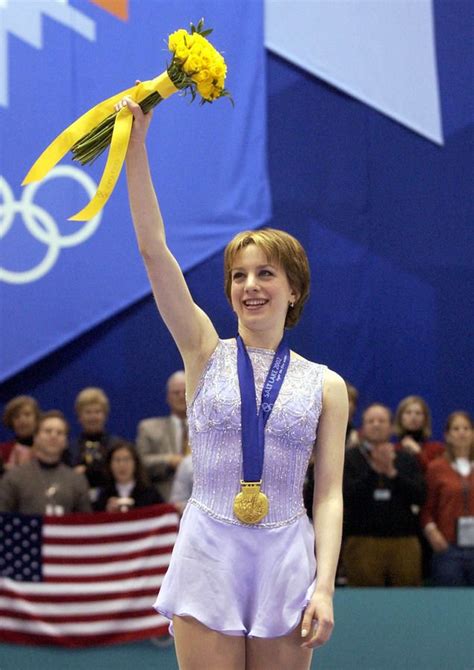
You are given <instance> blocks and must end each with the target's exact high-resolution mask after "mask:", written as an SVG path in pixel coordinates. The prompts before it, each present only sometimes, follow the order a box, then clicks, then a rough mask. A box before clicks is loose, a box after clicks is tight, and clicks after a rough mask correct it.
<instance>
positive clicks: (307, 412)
mask: <svg viewBox="0 0 474 670" xmlns="http://www.w3.org/2000/svg"><path fill="white" fill-rule="evenodd" d="M247 350H248V352H249V355H250V358H251V361H252V365H253V369H254V378H255V386H256V394H257V402H258V403H260V398H261V394H262V388H263V384H264V382H265V379H266V376H267V373H268V370H269V368H270V365H271V362H272V360H273V355H274V352H273V351H269V350H266V349H256V348H252V347H248V348H247ZM325 369H326V367H325V366H323V365H319V364H316V363H311V362H310V361H307V360H305V359H303V358H299V357H296V356H295V355H294V354H293V353H292V354H291V357H290V365H289V367H288V371H287V374H286V377H285V380H284V382H283V385H282V387H281V390H280V393H279V395H278V398H277V401H276V403H275V406H274V408H273V411H272V413H271V415H270V418H269V420H268V422H267V425H266V428H265V457H264V466H263V475H262V491H263V492H264V493H265V494H266V495H267V497H268V500H269V505H270V509H269V512H268V514H267V516H266V517H265V518H264V519H262V521H260V522H259V523H257V524H255V525H249V524H245V523H242V522H241V521H239V520H238V519H237V518H236V517H235V516H234V514H233V502H234V498H235V496H236V495H237V493H238V492H239V491H240V480H241V479H242V448H241V430H240V426H241V420H240V391H239V381H238V375H237V346H236V341H235V340H219V343H218V345H217V347H216V349H215V351H214V352H213V354H212V355H211V357H210V359H209V361H208V363H207V366H206V369H205V371H204V373H203V375H202V377H201V379H200V381H199V384H198V387H197V389H196V392H195V394H194V397H193V399H192V401H191V402H190V403H189V405H188V425H189V435H190V439H191V445H192V460H193V468H194V483H193V493H192V497H191V499H190V500H189V502H188V505H187V507H186V509H185V511H184V514H183V517H182V521H181V527H180V531H179V534H178V538H177V540H176V544H175V546H174V550H173V554H172V558H171V561H170V565H169V568H168V571H167V573H166V575H165V578H164V580H163V583H162V585H161V588H160V592H159V594H158V598H157V600H156V602H155V605H154V607H155V609H156V610H157V611H158V612H160V613H161V614H163V615H164V616H165V617H167V618H168V619H172V617H173V616H174V615H182V616H184V615H187V616H191V617H194V618H195V619H197V620H198V621H200V622H201V623H202V624H204V625H205V626H207V627H209V628H211V629H213V630H216V631H219V632H221V633H226V634H228V635H246V636H251V637H265V638H267V637H279V636H281V635H286V634H288V633H289V632H291V631H292V630H293V629H294V628H295V627H296V626H297V625H298V624H299V622H300V619H301V613H302V610H303V609H304V608H305V607H306V605H307V603H308V601H309V599H310V597H311V595H312V592H313V590H314V579H315V574H316V560H315V552H314V532H313V527H312V524H311V523H310V521H309V519H308V517H307V514H306V510H305V508H304V505H303V496H302V491H303V483H304V477H305V474H306V470H307V467H308V462H309V459H310V456H311V453H312V450H313V446H314V441H315V438H316V431H317V426H318V421H319V416H320V413H321V406H322V383H323V375H324V370H325ZM171 630H172V627H171Z"/></svg>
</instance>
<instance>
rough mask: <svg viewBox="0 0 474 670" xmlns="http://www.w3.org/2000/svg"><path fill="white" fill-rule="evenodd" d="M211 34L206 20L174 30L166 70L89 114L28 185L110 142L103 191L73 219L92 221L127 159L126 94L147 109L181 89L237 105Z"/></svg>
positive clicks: (41, 162)
mask: <svg viewBox="0 0 474 670" xmlns="http://www.w3.org/2000/svg"><path fill="white" fill-rule="evenodd" d="M211 32H212V29H211V28H209V29H207V30H204V19H201V20H200V21H199V23H198V24H197V26H194V25H193V24H192V23H191V24H190V32H188V31H187V30H184V29H180V30H176V31H175V32H174V33H172V34H171V35H170V36H169V38H168V48H169V50H170V51H171V53H172V54H173V56H172V60H171V63H170V65H169V66H168V67H167V69H166V71H165V72H163V73H162V74H161V75H159V76H158V77H156V78H155V79H151V80H149V81H144V82H140V83H139V84H137V85H136V86H133V87H132V88H129V89H127V90H125V91H121V92H120V93H117V94H116V95H114V96H112V97H111V98H108V99H107V100H104V101H102V102H101V103H99V104H98V105H96V106H95V107H93V108H92V109H90V110H89V111H88V112H86V113H85V114H83V115H82V116H81V117H80V118H79V119H77V120H76V121H75V122H74V123H73V124H71V125H70V126H69V127H68V128H66V130H64V131H63V132H62V133H61V134H60V135H58V137H56V139H55V140H54V141H53V142H52V143H51V144H50V145H49V147H48V148H47V149H46V150H45V151H44V152H43V153H42V154H41V156H40V157H39V158H38V160H37V161H36V162H35V163H34V165H33V166H32V168H31V169H30V171H29V172H28V174H27V175H26V177H25V179H24V180H23V185H25V184H29V183H31V182H34V181H39V180H40V179H43V177H45V176H46V174H47V173H48V172H49V171H50V170H51V169H52V168H53V167H54V166H55V165H56V163H58V162H59V161H60V160H61V158H62V157H63V156H64V155H65V154H66V153H67V152H68V151H71V152H72V155H73V160H75V161H78V162H79V163H81V164H82V165H86V164H89V163H93V162H94V161H95V160H96V159H97V158H98V157H99V156H100V155H101V154H102V153H103V151H105V149H106V148H107V147H108V146H109V145H110V152H109V156H108V159H107V163H106V166H105V169H104V173H103V175H102V178H101V181H100V184H99V187H98V189H97V193H96V194H95V196H94V198H93V199H92V200H91V202H90V203H89V204H88V205H87V206H86V207H85V208H84V209H82V210H81V211H80V212H78V213H77V214H76V215H74V216H72V217H70V220H74V221H88V220H89V219H91V218H92V217H93V216H95V215H96V214H97V213H98V212H99V211H100V210H101V209H102V207H103V206H104V205H105V203H106V202H107V200H108V199H109V197H110V195H111V194H112V191H113V189H114V186H115V184H116V182H117V179H118V176H119V174H120V171H121V169H122V165H123V161H124V159H125V154H126V151H127V147H128V141H129V138H130V132H131V128H132V123H133V117H132V115H131V113H130V112H129V110H128V108H127V107H124V108H122V109H121V110H120V111H119V112H116V111H115V104H116V103H117V102H119V101H120V100H122V98H123V97H125V96H127V95H128V96H130V97H131V98H132V99H133V100H135V102H138V103H139V105H140V107H141V108H142V110H143V112H145V113H146V112H149V111H150V110H151V109H153V107H156V105H158V104H159V103H160V102H162V101H163V100H165V99H166V98H167V97H169V96H170V95H172V94H173V93H176V92H177V91H183V93H184V94H187V93H189V94H190V95H191V99H192V100H194V99H195V98H196V96H197V95H200V96H201V101H200V104H201V105H202V104H205V103H211V102H214V100H217V99H218V98H222V97H228V98H229V99H230V101H231V102H232V104H233V100H232V97H231V95H230V93H229V91H228V90H227V89H226V88H225V87H224V83H225V77H226V74H227V66H226V63H225V60H224V58H223V56H222V55H221V54H220V53H219V52H218V51H217V50H216V49H215V48H214V47H213V46H212V44H211V43H210V42H209V41H208V40H207V39H206V37H207V36H208V35H209V34H210V33H211Z"/></svg>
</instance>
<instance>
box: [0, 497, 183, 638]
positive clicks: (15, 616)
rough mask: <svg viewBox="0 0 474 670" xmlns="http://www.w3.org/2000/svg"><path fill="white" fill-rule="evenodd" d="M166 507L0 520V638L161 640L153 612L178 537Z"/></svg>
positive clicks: (163, 625) (161, 621)
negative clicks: (113, 512) (156, 637)
mask: <svg viewBox="0 0 474 670" xmlns="http://www.w3.org/2000/svg"><path fill="white" fill-rule="evenodd" d="M178 520H179V517H178V514H177V512H176V510H175V509H174V507H171V506H170V505H153V506H150V507H143V508H140V509H136V510H133V511H130V512H127V513H115V514H112V513H108V512H101V513H97V514H67V515H65V516H62V517H54V516H44V517H41V516H26V515H21V514H6V513H2V514H0V575H1V577H0V638H1V639H2V641H3V642H14V643H22V644H24V643H26V644H49V645H51V644H54V645H59V646H65V647H83V646H89V645H98V644H113V643H122V642H128V641H131V640H138V639H144V638H149V637H155V636H158V635H163V634H165V633H166V631H167V625H168V622H167V620H166V619H165V618H164V617H162V616H160V615H159V614H157V613H156V612H155V610H153V608H152V606H153V602H154V600H155V598H156V594H157V593H158V590H159V587H160V584H161V582H162V580H163V575H164V573H165V572H166V570H167V568H168V564H169V561H170V557H171V552H172V549H173V545H174V542H175V540H176V535H177V532H178Z"/></svg>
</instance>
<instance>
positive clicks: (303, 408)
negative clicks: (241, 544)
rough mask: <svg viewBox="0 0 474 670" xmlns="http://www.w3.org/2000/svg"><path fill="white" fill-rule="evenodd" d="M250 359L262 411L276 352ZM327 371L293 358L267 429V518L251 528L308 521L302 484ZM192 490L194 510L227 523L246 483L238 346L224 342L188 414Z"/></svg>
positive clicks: (253, 351)
mask: <svg viewBox="0 0 474 670" xmlns="http://www.w3.org/2000/svg"><path fill="white" fill-rule="evenodd" d="M248 352H249V355H250V358H251V361H252V366H253V370H254V378H255V386H256V394H257V403H258V404H259V403H260V398H261V394H262V388H263V384H264V382H265V379H266V376H267V373H268V370H269V368H270V365H271V362H272V359H273V353H274V352H273V351H269V350H266V349H253V348H251V347H248ZM325 369H326V368H325V366H323V365H319V364H316V363H311V362H310V361H307V360H305V359H303V358H299V357H297V356H295V354H294V353H292V354H291V359H290V365H289V367H288V371H287V374H286V377H285V380H284V382H283V385H282V387H281V390H280V393H279V395H278V398H277V401H276V403H275V406H274V408H273V411H272V413H271V415H270V418H269V420H268V423H267V425H266V428H265V457H264V464H263V475H262V491H263V492H264V493H265V494H266V495H267V497H268V499H269V504H270V509H269V513H268V515H267V516H266V517H265V518H264V519H263V520H262V521H261V522H260V523H259V524H256V525H255V526H253V527H274V526H281V525H286V524H288V523H291V522H292V521H294V519H296V518H297V517H298V516H300V515H301V514H304V513H305V509H304V506H303V497H302V491H303V483H304V477H305V474H306V470H307V467H308V462H309V459H310V456H311V452H312V449H313V445H314V441H315V438H316V430H317V426H318V421H319V416H320V413H321V406H322V382H323V374H324V370H325ZM188 423H189V435H190V440H191V448H192V454H193V456H192V458H193V470H194V484H193V494H192V497H191V500H190V503H191V504H194V505H197V506H198V507H200V508H201V509H202V510H204V511H205V512H206V513H208V514H210V515H211V516H214V517H216V518H218V519H221V520H223V521H226V522H228V523H235V524H238V525H245V524H241V522H240V521H239V520H238V519H237V518H236V517H235V516H234V514H233V509H232V508H233V502H234V498H235V496H236V495H237V493H238V492H239V490H240V480H241V479H242V447H241V430H240V391H239V381H238V376H237V346H236V341H235V340H220V341H219V344H218V345H217V347H216V349H215V351H214V352H213V354H212V356H211V357H210V359H209V361H208V364H207V367H206V369H205V371H204V373H203V375H202V377H201V379H200V381H199V384H198V387H197V389H196V392H195V394H194V398H193V399H192V400H191V402H190V403H189V406H188Z"/></svg>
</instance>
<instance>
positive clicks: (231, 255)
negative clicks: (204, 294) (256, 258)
mask: <svg viewBox="0 0 474 670" xmlns="http://www.w3.org/2000/svg"><path fill="white" fill-rule="evenodd" d="M249 244H255V246H257V247H258V248H259V249H261V250H262V251H263V253H264V254H265V256H266V257H267V259H268V261H272V262H274V263H277V264H278V265H280V266H281V267H282V268H283V270H284V271H285V273H286V276H287V278H288V283H289V285H290V287H291V289H292V290H293V291H294V292H295V293H296V294H297V298H296V299H295V302H294V305H293V307H289V308H288V312H287V315H286V319H285V328H292V327H293V326H295V325H296V324H297V323H298V321H299V319H300V317H301V312H302V310H303V306H304V303H305V302H306V300H307V299H308V296H309V285H310V270H309V263H308V257H307V256H306V252H305V250H304V249H303V247H302V245H301V244H300V242H298V240H297V239H295V238H294V237H293V236H292V235H290V234H289V233H285V232H284V231H283V230H276V229H275V228H262V229H260V230H245V231H243V232H242V233H238V234H237V235H236V236H235V237H234V238H233V239H232V240H231V241H230V242H229V244H228V245H227V247H226V248H225V251H224V281H225V294H226V296H227V300H228V301H229V303H230V304H231V305H232V301H231V285H232V264H233V263H234V260H235V257H236V256H237V254H238V253H239V252H240V251H241V250H242V249H245V247H247V246H248V245H249Z"/></svg>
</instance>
